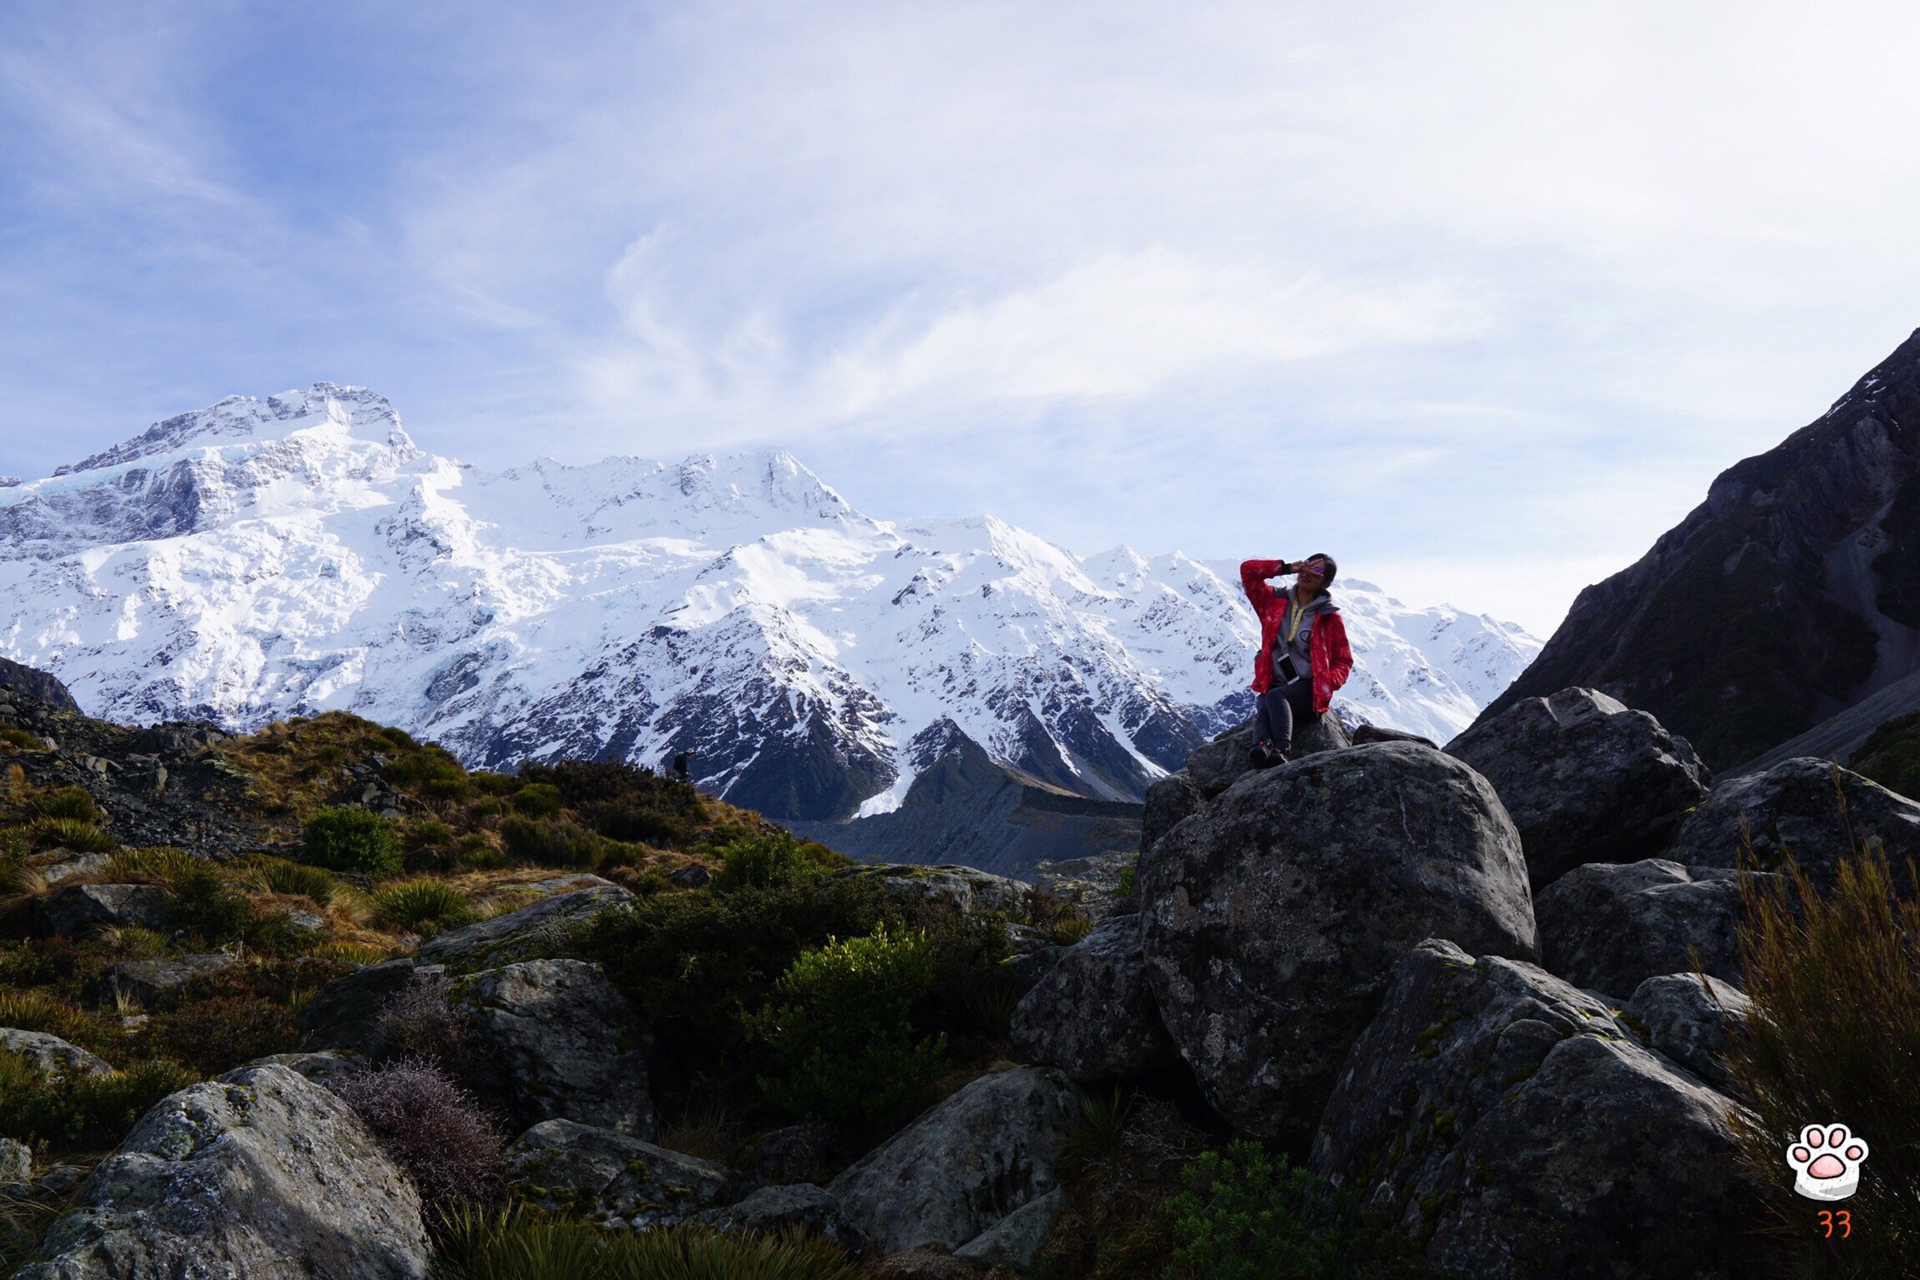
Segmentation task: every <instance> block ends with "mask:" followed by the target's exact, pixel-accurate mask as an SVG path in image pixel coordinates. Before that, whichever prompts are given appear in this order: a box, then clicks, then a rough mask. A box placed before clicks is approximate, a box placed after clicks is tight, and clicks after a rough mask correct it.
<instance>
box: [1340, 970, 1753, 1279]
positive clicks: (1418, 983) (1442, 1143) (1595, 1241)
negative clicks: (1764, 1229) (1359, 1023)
mask: <svg viewBox="0 0 1920 1280" xmlns="http://www.w3.org/2000/svg"><path fill="white" fill-rule="evenodd" d="M1733 1110H1734V1104H1733V1103H1731V1102H1729V1101H1728V1100H1727V1099H1726V1098H1724V1097H1722V1096H1721V1095H1719V1094H1717V1093H1715V1092H1713V1091H1712V1090H1710V1089H1708V1088H1706V1087H1705V1086H1703V1085H1701V1084H1700V1083H1699V1082H1698V1081H1696V1080H1694V1079H1693V1078H1692V1077H1691V1076H1688V1075H1686V1074H1685V1073H1683V1072H1680V1071H1677V1070H1675V1069H1673V1068H1672V1067H1671V1066H1669V1065H1668V1064H1667V1063H1666V1062H1664V1061H1663V1060H1662V1059H1660V1058H1659V1057H1657V1056H1656V1055H1654V1054H1652V1053H1650V1052H1648V1051H1647V1050H1646V1049H1643V1048H1641V1047H1640V1046H1639V1045H1638V1044H1636V1043H1634V1042H1633V1041H1632V1040H1631V1039H1630V1038H1629V1037H1628V1035H1627V1033H1626V1031H1625V1030H1624V1029H1623V1028H1622V1027H1621V1026H1620V1025H1619V1024H1618V1023H1617V1022H1616V1021H1615V1020H1614V1019H1613V1018H1612V1016H1611V1015H1610V1014H1609V1013H1608V1011H1607V1009H1606V1007H1605V1006H1604V1005H1602V1004H1601V1003H1599V1002H1598V1001H1596V1000H1595V999H1593V998H1592V997H1591V996H1589V995H1587V994H1586V993H1585V992H1582V991H1580V990H1578V989H1577V988H1575V987H1571V986H1569V985H1567V984H1566V983H1564V982H1561V981H1560V980H1558V979H1557V978H1554V977H1553V976H1552V975H1550V974H1548V973H1545V972H1543V971H1542V970H1540V969H1537V968H1535V967H1534V966H1532V965H1529V964H1522V963H1516V962H1514V961H1510V960H1506V959H1502V958H1499V957H1494V956H1483V957H1481V958H1480V959H1478V960H1475V959H1474V958H1473V957H1471V956H1469V955H1467V954H1466V953H1465V952H1464V951H1462V950H1461V949H1460V948H1458V947H1456V946H1454V945H1453V944H1452V943H1449V942H1445V941H1439V940H1434V941H1429V942H1427V943H1424V944H1423V945H1421V946H1420V947H1418V948H1416V949H1414V950H1413V951H1411V952H1409V953H1408V954H1407V957H1406V959H1405V960H1404V962H1403V963H1402V965H1401V967H1400V972H1399V974H1398V975H1397V976H1396V978H1395V980H1394V985H1393V989H1392V991H1391V992H1390V993H1389V994H1388V996H1387V999H1386V1002H1385V1003H1384V1004H1383V1005H1382V1007H1381V1009H1380V1015H1379V1017H1378V1018H1376V1019H1375V1020H1374V1022H1373V1024H1372V1025H1371V1026H1369V1027H1368V1028H1367V1031H1366V1034H1365V1035H1363V1036H1362V1037H1361V1038H1360V1040H1359V1041H1358V1043H1356V1044H1355V1045H1354V1047H1353V1052H1352V1054H1351V1055H1350V1056H1349V1057H1348V1059H1347V1062H1346V1064H1345V1066H1344V1067H1343V1068H1342V1070H1341V1075H1340V1084H1339V1087H1338V1089H1336V1090H1335V1092H1334V1095H1333V1097H1332V1099H1331V1101H1330V1102H1329V1103H1328V1106H1327V1111H1326V1116H1325V1118H1324V1120H1323V1122H1322V1124H1321V1127H1320V1131H1319V1134H1318V1136H1317V1138H1316V1140H1315V1142H1314V1147H1313V1161H1312V1162H1313V1167H1314V1168H1315V1169H1316V1170H1318V1171H1319V1172H1321V1173H1324V1174H1327V1175H1329V1176H1330V1177H1332V1178H1333V1179H1334V1180H1335V1181H1336V1182H1337V1183H1340V1184H1342V1185H1345V1186H1349V1187H1352V1188H1354V1189H1355V1190H1357V1191H1358V1192H1360V1193H1361V1194H1363V1195H1364V1196H1366V1197H1367V1198H1368V1200H1369V1201H1370V1202H1371V1203H1373V1204H1374V1205H1376V1206H1379V1207H1382V1208H1385V1209H1386V1210H1387V1211H1388V1212H1390V1213H1392V1214H1393V1215H1395V1216H1396V1217H1397V1218H1398V1219H1399V1221H1400V1224H1401V1226H1402V1227H1403V1228H1404V1229H1405V1230H1406V1231H1407V1232H1408V1233H1409V1234H1410V1235H1412V1236H1414V1237H1415V1238H1416V1239H1419V1238H1423V1237H1424V1238H1425V1239H1426V1240H1427V1246H1426V1253H1427V1258H1428V1260H1429V1261H1430V1262H1431V1263H1432V1264H1433V1265H1435V1266H1436V1267H1438V1268H1439V1269H1440V1270H1442V1271H1444V1272H1445V1273H1446V1274H1448V1275H1456V1276H1463V1277H1474V1278H1476V1280H1478V1278H1481V1277H1484V1278H1486V1280H1496V1278H1497V1280H1517V1278H1518V1277H1522V1276H1561V1277H1567V1278H1568V1280H1586V1278H1588V1277H1594V1278H1596V1280H1597V1278H1599V1277H1607V1278H1608V1280H1620V1278H1623V1277H1628V1276H1639V1275H1657V1276H1661V1277H1663V1280H1665V1278H1671V1280H1727V1278H1728V1277H1732V1276H1746V1275H1750V1274H1758V1273H1759V1272H1758V1267H1759V1263H1760V1258H1759V1257H1758V1256H1756V1247H1757V1246H1756V1244H1755V1238H1754V1236H1753V1234H1752V1233H1753V1224H1754V1222H1755V1215H1756V1214H1757V1213H1758V1211H1759V1203H1758V1199H1757V1197H1756V1196H1755V1194H1754V1193H1753V1191H1752V1189H1751V1188H1749V1187H1748V1186H1747V1185H1745V1184H1744V1183H1743V1182H1742V1181H1741V1180H1740V1175H1739V1162H1738V1155H1737V1151H1736V1147H1735V1143H1734V1134H1733V1129H1732V1126H1731V1124H1730V1122H1729V1116H1730V1115H1731V1114H1732V1112H1733Z"/></svg>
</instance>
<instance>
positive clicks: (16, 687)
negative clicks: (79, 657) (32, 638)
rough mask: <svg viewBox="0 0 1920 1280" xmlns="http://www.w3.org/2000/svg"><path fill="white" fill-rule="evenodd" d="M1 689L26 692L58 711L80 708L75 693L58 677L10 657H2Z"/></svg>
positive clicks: (0, 671)
mask: <svg viewBox="0 0 1920 1280" xmlns="http://www.w3.org/2000/svg"><path fill="white" fill-rule="evenodd" d="M0 690H5V691H7V692H9V693H20V694H25V695H26V696H27V697H29V698H33V699H36V700H37V701H40V702H44V703H46V704H47V705H48V706H49V707H52V708H53V709H54V710H56V711H73V712H78V711H79V710H80V704H79V703H77V702H75V701H74V700H73V694H72V693H71V692H69V691H68V689H67V686H66V685H64V684H62V683H60V680H59V678H58V677H56V676H52V675H49V674H48V673H46V672H45V671H42V670H40V669H39V668H37V667H29V666H26V665H25V664H23V663H19V662H15V661H13V660H12V659H10V658H0Z"/></svg>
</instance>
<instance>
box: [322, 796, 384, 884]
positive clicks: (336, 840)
mask: <svg viewBox="0 0 1920 1280" xmlns="http://www.w3.org/2000/svg"><path fill="white" fill-rule="evenodd" d="M302 834H303V836H304V837H305V840H306V846H307V852H306V861H307V862H310V863H312V864H313V865H315V866H319V867H325V868H326V869H327V870H329V871H346V872H351V873H353V874H355V875H363V876H373V877H375V878H376V879H378V878H382V877H386V876H392V875H398V874H399V872H400V866H401V859H402V854H401V849H400V840H399V838H398V837H397V836H395V835H394V833H393V823H391V822H389V821H388V820H387V819H385V818H383V817H381V816H380V815H379V814H377V813H371V812H369V811H368V810H366V809H361V808H358V807H354V806H349V807H346V808H339V809H331V808H330V809H322V810H320V811H319V812H318V813H316V814H314V815H313V816H312V817H311V818H308V819H307V824H306V827H305V828H304V829H303V832H302Z"/></svg>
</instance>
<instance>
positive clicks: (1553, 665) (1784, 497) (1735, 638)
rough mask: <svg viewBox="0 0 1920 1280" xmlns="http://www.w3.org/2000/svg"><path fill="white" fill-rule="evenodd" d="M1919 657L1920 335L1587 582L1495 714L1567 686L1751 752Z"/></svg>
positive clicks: (1919, 663) (1736, 753) (1696, 739)
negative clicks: (1637, 554) (1631, 558)
mask: <svg viewBox="0 0 1920 1280" xmlns="http://www.w3.org/2000/svg"><path fill="white" fill-rule="evenodd" d="M1917 669H1920V332H1916V334H1915V335H1914V336H1912V337H1909V338H1908V339H1907V341H1906V342H1904V343H1902V344H1901V346H1900V347H1899V348H1898V349H1897V350H1895V351H1894V352H1893V354H1892V355H1890V356H1888V357H1887V358H1886V359H1885V360H1884V361H1882V362H1881V363H1880V365H1879V366H1878V367H1876V368H1875V369H1874V370H1873V371H1872V372H1871V373H1869V374H1867V376H1866V377H1864V378H1862V379H1861V380H1860V381H1859V382H1858V383H1857V384H1855V386H1854V387H1853V389H1852V390H1851V391H1849V392H1848V393H1847V394H1846V395H1845V396H1843V397H1841V399H1840V400H1839V401H1837V402H1836V403H1835V404H1834V406H1833V408H1832V409H1830V410H1829V411H1828V412H1827V413H1826V415H1825V416H1823V417H1821V418H1820V419H1819V420H1818V421H1816V422H1814V423H1812V424H1810V425H1808V426H1806V427H1803V428H1801V429H1800V430H1799V431H1796V432H1794V433H1793V434H1792V435H1791V436H1789V437H1787V439H1786V440H1785V441H1783V442H1782V443H1781V444H1780V445H1779V446H1778V447H1776V448H1774V449H1771V450H1769V451H1768V452H1766V453H1763V454H1760V455H1759V456H1757V457H1752V458H1747V459H1745V460H1744V461H1742V462H1739V463H1737V464H1735V465H1734V466H1732V467H1730V468H1728V469H1727V470H1726V471H1724V472H1722V473H1721V475H1720V476H1719V478H1717V479H1716V480H1715V481H1714V482H1713V485H1712V487H1711V488H1710V489H1709V490H1708V491H1707V500H1706V501H1705V502H1704V503H1702V504H1701V505H1700V506H1699V507H1697V508H1696V509H1695V510H1694V511H1693V512H1692V513H1691V514H1689V515H1688V516H1687V518H1686V519H1685V520H1683V521H1681V523H1680V524H1679V525H1678V526H1677V527H1675V528H1673V529H1671V530H1669V531H1668V532H1667V533H1665V534H1663V535H1662V536H1661V537H1660V539H1659V540H1658V541H1656V542H1655V543H1654V545H1653V548H1652V550H1650V551H1648V552H1647V554H1646V555H1645V556H1643V557H1642V558H1641V559H1640V560H1639V562H1638V563H1636V564H1634V565H1633V566H1631V567H1630V568H1628V569H1625V570H1623V571H1622V572H1620V573H1617V574H1615V575H1614V576H1613V577H1611V578H1609V579H1607V580H1606V581H1605V582H1602V583H1599V584H1598V585H1596V586H1591V587H1588V588H1587V589H1586V590H1585V591H1583V592H1581V593H1580V596H1579V598H1578V599H1577V600H1575V601H1574V605H1573V609H1572V611H1571V612H1569V613H1568V615H1567V618H1566V621H1565V622H1563V623H1561V625H1560V628H1559V630H1557V631H1556V632H1554V634H1553V638H1552V639H1551V640H1549V641H1548V642H1547V646H1546V648H1545V649H1544V650H1542V651H1541V654H1540V656H1539V658H1538V659H1536V660H1535V661H1534V663H1533V665H1532V666H1530V667H1528V668H1527V670H1526V671H1525V672H1523V673H1522V674H1521V676H1520V678H1519V679H1518V680H1516V681H1515V682H1514V683H1513V686H1512V687H1511V688H1510V689H1508V690H1507V691H1506V692H1505V693H1504V694H1502V695H1501V696H1500V697H1499V698H1496V699H1495V700H1494V701H1493V702H1492V703H1491V704H1490V705H1489V706H1488V707H1487V709H1486V710H1485V711H1484V712H1482V713H1481V716H1480V719H1481V720H1487V719H1489V718H1491V717H1493V716H1496V715H1499V714H1500V713H1501V712H1502V711H1504V710H1505V709H1506V708H1507V707H1509V706H1511V705H1513V703H1514V702H1515V701H1517V700H1519V699H1521V698H1530V697H1539V696H1544V695H1546V694H1550V693H1553V692H1554V691H1555V690H1558V689H1563V688H1566V687H1567V686H1569V685H1586V686H1589V687H1592V688H1597V689H1602V690H1604V691H1606V692H1607V693H1610V694H1612V695H1613V696H1614V697H1616V698H1619V699H1620V700H1621V701H1623V702H1626V703H1627V704H1628V705H1630V706H1634V707H1638V708H1641V709H1643V710H1646V711H1650V712H1652V713H1653V714H1654V715H1656V716H1658V717H1659V718H1660V720H1661V722H1662V723H1663V724H1666V725H1667V726H1669V727H1670V728H1672V729H1673V730H1674V731H1675V732H1678V733H1681V734H1684V735H1686V736H1687V737H1688V738H1689V739H1691V740H1692V742H1693V744H1694V746H1695V747H1696V748H1697V749H1698V750H1699V751H1700V753H1701V754H1702V755H1703V756H1705V757H1706V759H1707V761H1708V762H1709V763H1710V764H1711V765H1712V766H1713V767H1714V768H1715V769H1716V770H1720V769H1726V768H1729V767H1732V766H1736V765H1739V764H1740V763H1742V762H1744V761H1746V760H1749V759H1752V758H1753V757H1755V756H1758V755H1760V754H1761V753H1763V752H1765V751H1767V750H1768V749H1769V748H1770V747H1773V746H1775V745H1777V744H1779V743H1781V742H1784V741H1786V740H1787V739H1789V738H1791V737H1793V736H1794V735H1796V734H1799V733H1802V732H1804V731H1806V730H1807V729H1810V728H1812V727H1813V726H1814V725H1815V724H1818V723H1819V722H1821V721H1823V720H1825V719H1827V718H1828V717H1830V716H1832V715H1834V714H1835V713H1836V712H1839V711H1841V710H1843V709H1844V708H1846V707H1849V706H1851V705H1853V704H1854V703H1856V702H1859V701H1860V700H1862V699H1864V698H1866V697H1868V696H1870V695H1871V694H1873V693H1875V692H1876V691H1878V690H1880V689H1882V688H1885V687H1886V686H1887V685H1890V684H1892V683H1893V682H1895V681H1897V680H1899V679H1901V678H1903V677H1905V676H1907V675H1910V674H1912V673H1913V672H1914V671H1915V670H1917Z"/></svg>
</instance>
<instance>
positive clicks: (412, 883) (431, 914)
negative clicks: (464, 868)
mask: <svg viewBox="0 0 1920 1280" xmlns="http://www.w3.org/2000/svg"><path fill="white" fill-rule="evenodd" d="M373 911H374V918H375V919H376V920H378V921H379V922H380V923H381V924H384V925H387V926H388V927H390V928H397V929H408V930H411V931H412V932H414V933H418V934H423V935H426V936H429V937H430V936H432V935H433V934H436V933H439V932H441V931H442V930H446V929H457V928H459V927H460V926H461V925H463V924H471V923H472V922H473V904H472V903H470V902H468V901H467V896H466V895H465V894H463V893H461V892H460V891H459V890H458V889H456V888H454V887H453V886H452V885H450V884H447V883H446V882H445V881H443V880H403V881H401V882H400V883H398V884H390V885H387V886H385V887H384V888H381V889H376V890H375V891H374V894H373Z"/></svg>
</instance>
